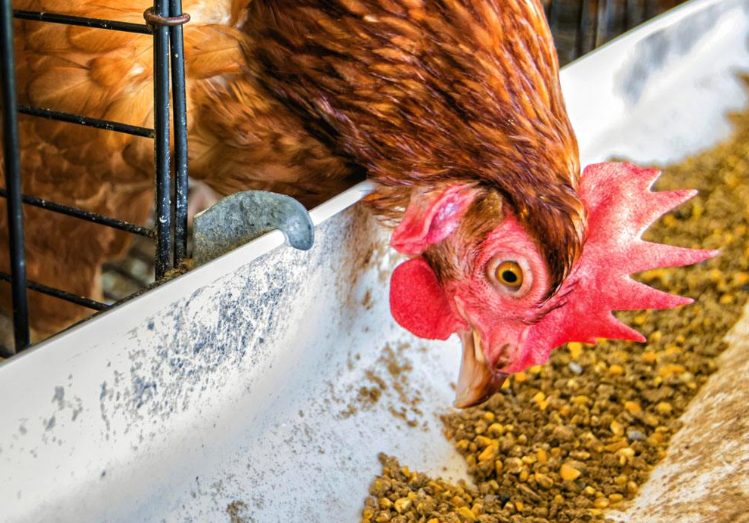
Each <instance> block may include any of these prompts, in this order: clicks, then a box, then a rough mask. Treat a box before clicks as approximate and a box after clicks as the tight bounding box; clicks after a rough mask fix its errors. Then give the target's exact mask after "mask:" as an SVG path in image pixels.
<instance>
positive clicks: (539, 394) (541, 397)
mask: <svg viewBox="0 0 749 523" xmlns="http://www.w3.org/2000/svg"><path fill="white" fill-rule="evenodd" d="M545 399H546V394H544V393H543V392H541V391H540V390H539V391H538V392H536V395H535V396H533V401H535V402H536V403H540V402H542V401H543V400H545Z"/></svg>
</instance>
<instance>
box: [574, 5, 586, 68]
mask: <svg viewBox="0 0 749 523" xmlns="http://www.w3.org/2000/svg"><path fill="white" fill-rule="evenodd" d="M579 6H580V7H579V10H578V14H577V32H576V33H577V34H576V35H575V58H580V57H581V56H582V55H583V54H585V52H586V49H587V47H588V46H587V42H586V35H587V34H588V33H587V31H586V29H587V28H588V0H581V1H580V2H579Z"/></svg>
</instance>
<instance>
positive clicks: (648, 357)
mask: <svg viewBox="0 0 749 523" xmlns="http://www.w3.org/2000/svg"><path fill="white" fill-rule="evenodd" d="M656 359H658V357H657V356H656V354H655V352H653V351H652V350H646V351H645V352H643V353H642V361H644V362H645V363H655V360H656Z"/></svg>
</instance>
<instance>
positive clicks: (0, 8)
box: [0, 0, 682, 357]
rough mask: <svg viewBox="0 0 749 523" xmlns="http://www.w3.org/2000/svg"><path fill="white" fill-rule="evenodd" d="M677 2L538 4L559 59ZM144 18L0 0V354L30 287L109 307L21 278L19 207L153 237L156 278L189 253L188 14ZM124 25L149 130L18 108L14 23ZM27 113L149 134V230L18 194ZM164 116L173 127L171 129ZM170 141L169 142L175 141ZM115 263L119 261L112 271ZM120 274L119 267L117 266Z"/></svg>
mask: <svg viewBox="0 0 749 523" xmlns="http://www.w3.org/2000/svg"><path fill="white" fill-rule="evenodd" d="M681 1H682V0H542V3H543V5H544V9H545V12H546V15H547V17H548V20H549V24H550V26H551V30H552V33H553V34H554V38H555V41H556V44H557V49H558V52H559V56H560V62H561V63H562V64H565V63H568V62H570V61H572V60H574V59H576V58H578V57H580V56H582V55H583V54H585V53H587V52H589V51H591V50H592V49H595V48H596V47H598V46H600V45H602V44H604V43H606V42H607V41H609V40H610V39H611V38H613V37H615V36H617V35H618V34H621V33H622V32H624V31H626V30H628V29H630V28H632V27H634V26H636V25H638V24H640V23H642V22H643V21H645V20H647V19H649V18H651V17H653V16H655V15H657V14H660V13H661V12H663V11H665V10H667V9H669V8H671V7H673V6H674V5H676V4H678V3H681ZM143 18H144V23H143V24H134V23H125V22H118V21H116V20H102V19H92V18H83V17H78V16H69V15H65V14H62V13H46V12H44V13H43V12H36V11H21V10H14V9H13V8H12V5H11V0H0V79H1V84H0V91H1V93H0V94H1V95H2V98H1V99H2V105H1V106H0V107H1V108H2V120H3V128H2V136H3V159H4V162H5V189H2V188H0V197H2V198H6V199H7V213H8V228H9V230H8V233H9V234H8V236H9V243H10V244H9V246H8V249H9V254H10V262H11V263H10V273H5V272H0V280H4V281H6V282H10V285H11V292H12V304H13V306H12V309H13V310H12V322H13V340H14V348H13V349H11V348H8V347H0V356H6V357H7V356H11V355H13V354H14V353H15V352H20V351H22V350H24V349H25V348H27V347H29V346H30V328H29V304H28V297H27V292H28V290H31V291H33V292H40V293H44V294H47V295H50V296H54V297H56V298H59V299H60V300H64V301H67V302H70V303H74V304H76V305H79V306H83V307H87V308H89V309H92V310H94V311H103V310H106V309H109V308H110V307H112V306H114V305H116V304H117V302H115V303H114V304H107V303H103V302H99V301H95V300H92V299H90V298H88V297H84V296H77V295H75V294H72V293H69V292H66V291H64V290H62V289H56V288H52V287H49V286H46V285H43V284H41V283H39V282H34V281H30V280H28V278H27V275H26V263H25V251H24V223H23V205H30V206H35V207H39V208H42V209H46V210H47V211H49V212H55V213H62V214H65V215H68V216H72V217H75V218H78V219H80V220H85V221H88V222H93V223H97V224H100V225H101V226H102V227H112V228H114V229H118V230H121V231H125V232H128V233H131V234H134V235H137V236H140V237H144V238H146V239H149V240H151V241H153V242H155V247H156V249H155V255H154V257H153V260H152V262H153V265H154V268H155V279H156V281H157V282H158V281H160V280H162V279H163V278H164V276H165V275H166V274H167V272H168V271H169V270H170V269H172V268H174V267H177V266H179V265H180V263H181V262H182V261H183V260H185V258H186V257H187V255H188V250H187V249H188V228H187V195H188V166H187V114H186V99H185V66H184V55H183V27H182V26H183V25H184V24H185V23H187V22H188V21H189V19H190V17H189V15H188V14H187V13H183V12H182V3H181V0H154V4H153V6H152V7H150V8H149V9H147V10H146V11H145V12H144V13H143ZM14 19H20V20H27V21H32V22H35V23H52V24H65V25H76V26H84V27H90V28H96V29H99V30H102V31H124V32H128V33H137V34H141V35H151V36H152V37H153V56H154V61H153V67H154V71H153V78H154V98H153V100H154V126H153V129H150V128H144V127H137V126H133V125H127V124H123V123H120V122H114V121H107V120H101V119H95V118H90V117H87V116H85V115H80V114H69V113H62V112H58V111H53V110H50V109H47V108H43V107H30V106H26V105H19V104H18V102H17V98H16V85H15V84H16V79H15V71H16V67H15V60H14V41H13V20H14ZM19 114H20V115H26V116H29V117H35V118H47V119H52V120H58V121H62V122H67V123H69V124H71V126H75V125H83V126H91V127H95V128H98V129H104V130H107V131H110V132H116V133H126V134H130V135H135V136H140V137H145V138H150V139H153V140H154V158H155V167H154V180H155V185H156V192H155V194H156V201H155V217H154V220H153V223H154V225H153V226H151V227H145V226H142V225H138V224H135V223H129V222H125V221H122V220H117V219H114V218H111V217H108V216H103V215H100V214H96V213H93V212H89V211H86V210H84V209H80V208H76V207H71V206H67V205H62V204H59V203H56V202H52V201H47V200H43V199H40V198H38V197H35V196H33V195H27V194H24V193H23V191H22V168H23V166H22V165H21V164H20V154H19V151H20V143H19V132H18V118H19ZM170 116H171V118H172V121H173V127H174V128H173V129H170ZM172 136H173V138H174V145H173V147H170V141H171V138H172ZM115 269H116V267H115ZM117 270H119V271H120V272H123V271H122V269H117Z"/></svg>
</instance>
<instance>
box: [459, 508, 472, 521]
mask: <svg viewBox="0 0 749 523" xmlns="http://www.w3.org/2000/svg"><path fill="white" fill-rule="evenodd" d="M458 514H460V515H461V516H463V517H464V518H466V519H467V520H468V521H476V514H474V513H473V511H472V510H471V509H470V508H468V507H460V508H459V509H458Z"/></svg>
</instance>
